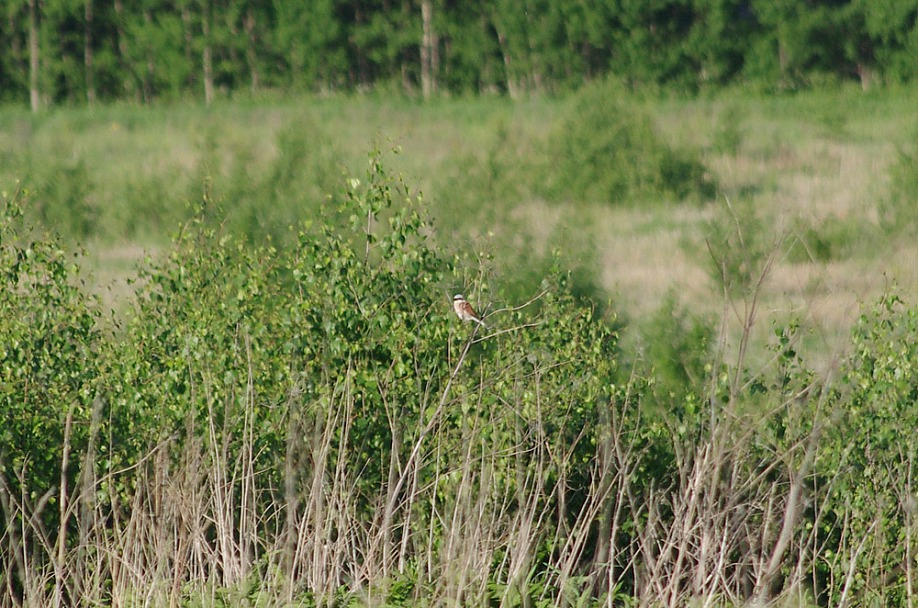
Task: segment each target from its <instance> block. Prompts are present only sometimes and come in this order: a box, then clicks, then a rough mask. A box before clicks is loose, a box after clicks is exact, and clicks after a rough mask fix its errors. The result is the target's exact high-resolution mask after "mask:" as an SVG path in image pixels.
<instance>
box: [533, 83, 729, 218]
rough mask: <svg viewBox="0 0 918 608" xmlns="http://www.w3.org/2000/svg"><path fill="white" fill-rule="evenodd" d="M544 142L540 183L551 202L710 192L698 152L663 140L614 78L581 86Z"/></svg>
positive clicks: (701, 195) (704, 194)
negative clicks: (543, 182) (543, 178)
mask: <svg viewBox="0 0 918 608" xmlns="http://www.w3.org/2000/svg"><path fill="white" fill-rule="evenodd" d="M547 146H548V149H547V152H546V156H547V158H548V161H547V162H548V166H547V167H546V169H545V173H546V176H547V184H546V188H547V191H548V193H549V194H550V196H552V197H553V198H556V199H564V200H584V201H597V202H604V203H610V204H628V203H638V202H659V201H661V200H675V201H682V200H704V199H708V198H710V197H711V196H713V194H714V190H715V187H714V183H713V180H712V178H711V176H710V175H709V173H708V171H707V170H706V168H705V167H704V165H703V164H702V162H701V161H700V159H699V158H698V155H697V153H692V152H689V151H684V150H677V149H674V148H672V147H670V146H669V145H667V144H666V143H665V142H664V141H663V140H662V139H661V138H660V136H659V135H658V134H657V133H656V131H655V129H654V126H653V122H652V119H651V118H650V117H649V116H648V115H647V114H646V113H645V112H644V110H643V109H642V108H641V106H640V105H639V104H638V102H637V101H636V100H635V99H634V97H633V96H632V95H631V94H629V93H628V91H627V90H626V89H625V88H624V87H623V86H622V85H620V84H618V83H617V82H615V81H611V80H607V81H603V82H599V83H596V84H591V85H588V86H586V87H584V88H583V89H582V90H581V91H580V92H579V93H578V94H577V96H576V98H575V99H574V103H573V105H572V107H571V108H570V110H569V112H568V115H567V117H566V118H565V119H563V120H562V121H561V124H560V125H559V126H557V127H556V128H555V129H554V130H553V132H552V134H551V135H550V137H549V138H548V142H547Z"/></svg>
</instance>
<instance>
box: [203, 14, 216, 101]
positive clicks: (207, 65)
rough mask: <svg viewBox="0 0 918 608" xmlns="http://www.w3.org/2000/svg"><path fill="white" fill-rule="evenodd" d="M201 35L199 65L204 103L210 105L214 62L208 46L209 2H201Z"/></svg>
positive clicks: (212, 94)
mask: <svg viewBox="0 0 918 608" xmlns="http://www.w3.org/2000/svg"><path fill="white" fill-rule="evenodd" d="M201 9H202V10H201V30H202V31H201V33H202V34H203V35H204V50H203V51H202V53H201V63H202V64H203V66H202V67H203V70H204V103H205V104H206V105H208V106H209V105H210V104H211V102H212V101H213V100H214V62H213V50H212V48H211V46H210V43H211V40H210V0H201Z"/></svg>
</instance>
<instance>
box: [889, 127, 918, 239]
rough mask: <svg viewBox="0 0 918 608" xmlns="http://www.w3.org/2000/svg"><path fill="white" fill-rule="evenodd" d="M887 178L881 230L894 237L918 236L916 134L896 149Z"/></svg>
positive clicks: (917, 156)
mask: <svg viewBox="0 0 918 608" xmlns="http://www.w3.org/2000/svg"><path fill="white" fill-rule="evenodd" d="M889 177H890V185H889V193H888V194H887V196H886V197H885V198H884V199H883V201H882V202H881V204H880V219H881V222H882V225H883V227H884V228H886V229H887V230H888V231H890V232H892V233H894V234H903V235H912V236H913V235H915V234H918V216H916V214H915V206H916V202H918V132H916V133H915V134H914V135H913V136H912V138H911V142H910V144H908V145H906V146H904V147H902V148H900V149H899V152H898V155H897V158H896V162H895V163H893V165H892V166H891V167H890V170H889Z"/></svg>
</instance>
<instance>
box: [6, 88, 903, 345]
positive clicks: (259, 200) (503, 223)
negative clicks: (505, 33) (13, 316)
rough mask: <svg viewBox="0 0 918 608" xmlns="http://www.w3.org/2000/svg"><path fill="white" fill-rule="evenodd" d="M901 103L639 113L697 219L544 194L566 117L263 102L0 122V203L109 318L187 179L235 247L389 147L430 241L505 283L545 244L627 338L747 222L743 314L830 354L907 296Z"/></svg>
mask: <svg viewBox="0 0 918 608" xmlns="http://www.w3.org/2000/svg"><path fill="white" fill-rule="evenodd" d="M910 95H911V91H908V90H903V91H877V92H868V93H865V92H862V91H860V90H855V89H843V90H836V91H830V92H812V93H801V94H798V95H794V96H779V97H762V96H752V95H747V94H744V93H742V92H741V91H729V92H725V93H722V94H719V95H716V96H713V97H705V98H697V99H656V98H641V99H640V101H639V104H640V105H641V106H642V108H643V109H644V110H645V111H646V112H647V114H648V115H649V116H650V117H651V119H652V121H653V123H654V126H655V128H656V129H657V132H658V133H659V135H660V136H661V137H662V139H663V140H664V141H666V142H668V143H669V144H671V145H672V146H674V147H676V148H677V149H684V150H691V151H692V152H693V153H697V154H698V155H699V157H700V159H701V160H702V162H703V163H704V164H705V166H706V167H707V169H708V171H709V172H710V173H711V174H712V175H713V177H714V179H715V180H716V183H717V184H718V187H717V195H716V197H715V198H714V199H713V200H710V201H709V202H706V203H700V204H699V203H682V202H680V201H671V200H670V201H652V200H646V201H642V202H641V203H630V204H616V201H596V200H577V199H575V198H573V197H560V198H559V197H557V196H555V197H548V196H546V195H544V189H543V188H542V187H541V186H542V184H543V182H544V179H545V177H544V175H540V173H543V172H544V171H542V169H543V168H544V167H545V162H546V159H547V162H548V163H551V162H552V155H553V153H554V151H553V150H552V149H551V146H552V144H553V142H555V141H557V139H551V135H552V133H553V132H556V131H557V129H558V128H559V125H560V124H561V120H562V118H563V117H564V116H565V113H566V112H568V111H569V109H570V105H571V104H570V103H569V101H568V100H555V99H529V100H523V101H518V102H510V101H508V100H505V99H495V98H481V99H472V98H469V99H462V98H461V99H443V100H437V101H434V102H432V103H419V102H416V101H412V100H406V99H382V98H373V97H332V98H323V99H313V98H303V99H273V98H266V99H248V100H241V101H235V102H226V103H222V104H219V105H217V106H215V107H212V108H203V107H200V106H193V105H179V104H176V105H170V106H159V107H153V108H139V107H134V106H127V105H124V106H122V105H118V106H108V107H99V108H95V109H57V110H54V111H51V112H49V113H47V114H45V115H42V116H39V117H33V116H31V115H29V114H27V113H25V112H24V111H22V110H16V109H6V110H4V111H2V112H0V159H2V161H3V163H2V169H0V182H2V183H3V184H4V188H5V189H7V190H10V189H13V188H15V185H14V184H15V180H16V179H21V180H22V184H23V186H24V187H25V188H26V189H29V190H31V191H32V195H31V205H33V206H35V207H36V208H38V209H41V210H43V212H42V213H43V217H44V219H45V221H46V223H48V224H51V226H52V227H53V228H55V229H57V230H59V231H62V232H64V233H65V234H67V233H70V236H72V238H73V239H74V240H76V241H79V242H81V243H82V244H83V245H84V246H85V247H86V248H87V250H88V259H89V262H90V264H89V266H90V267H91V268H92V270H93V272H94V279H93V280H94V282H95V283H96V285H97V287H98V288H99V289H100V293H102V294H104V297H105V298H107V299H108V300H110V301H111V303H112V304H113V305H117V302H118V301H119V299H120V298H124V297H127V296H128V295H129V293H130V289H129V288H127V287H126V283H125V279H126V278H128V277H130V276H131V275H132V272H133V269H134V268H135V266H136V263H137V262H138V261H139V260H141V259H142V257H143V255H144V254H145V253H150V254H153V255H154V256H155V254H156V252H157V251H158V250H159V248H160V247H162V246H163V245H164V244H165V243H167V242H168V240H169V238H170V235H171V234H173V233H174V231H175V230H176V228H177V226H178V225H179V224H180V222H181V221H182V220H183V218H185V217H187V215H188V213H189V203H190V202H192V201H194V200H196V199H199V198H200V196H201V193H202V191H203V189H204V185H205V183H206V184H208V188H210V190H211V196H212V197H213V198H214V199H215V200H216V201H217V202H218V203H220V204H221V205H222V206H223V207H224V208H225V209H226V210H227V212H228V213H229V215H232V214H233V213H234V212H239V208H245V209H246V213H247V216H248V218H249V219H248V220H246V222H247V223H245V222H243V223H242V224H241V228H240V229H241V230H242V231H245V232H249V233H256V234H257V233H259V231H260V230H262V229H264V228H265V226H266V224H269V223H272V224H274V226H273V228H269V232H270V230H274V232H275V233H281V234H282V233H283V229H282V228H281V226H282V225H285V224H291V223H293V222H294V221H296V219H297V218H299V217H305V216H308V215H310V214H311V213H314V210H315V208H316V207H317V206H318V205H319V204H320V203H321V201H322V199H323V198H324V196H323V195H324V194H327V193H330V192H333V191H336V190H337V189H338V188H339V187H340V184H341V183H343V179H344V176H345V175H346V174H359V172H360V171H362V170H363V165H364V164H365V159H366V156H367V152H368V150H370V149H372V148H373V147H380V148H383V149H388V148H392V147H396V146H397V147H398V148H400V150H401V153H400V154H399V155H397V156H395V157H393V158H392V159H390V161H389V162H390V165H392V166H393V168H394V169H396V170H397V171H399V172H401V173H403V174H404V176H405V178H406V181H407V182H408V183H409V184H411V185H413V186H415V187H416V188H417V189H419V190H420V191H422V192H423V194H424V197H425V199H427V200H428V201H429V203H430V205H431V213H432V215H433V216H434V221H435V225H436V226H438V227H439V229H440V235H439V238H440V239H441V240H442V241H443V242H445V243H449V244H450V245H451V246H456V247H476V248H479V249H481V250H482V251H489V252H491V253H492V254H493V255H494V256H495V257H496V261H495V262H494V263H493V265H494V267H495V268H497V269H499V271H496V272H498V274H501V273H504V274H505V275H507V276H515V273H517V267H518V266H519V265H520V264H524V265H525V264H530V263H531V262H532V260H533V259H535V258H533V257H531V256H526V255H520V254H519V249H520V248H523V249H528V248H532V249H534V250H535V251H536V252H538V254H539V255H538V256H536V258H540V257H543V256H545V255H547V254H548V252H549V251H550V250H551V249H558V250H560V251H562V252H563V256H564V259H565V263H568V264H570V265H571V266H576V267H578V268H580V269H581V275H583V276H586V277H588V278H589V280H590V281H592V282H593V283H594V284H595V285H594V287H598V288H599V289H600V293H601V295H603V296H605V297H608V298H611V299H612V300H613V301H614V305H613V306H614V308H615V309H616V310H617V311H618V312H619V314H620V315H622V316H623V317H624V318H625V319H626V320H629V322H634V323H636V324H639V323H640V321H641V320H642V319H646V318H647V317H648V316H649V315H651V314H653V313H654V312H655V311H656V310H657V309H658V307H659V306H660V303H661V302H662V301H663V300H664V299H666V298H667V296H668V294H670V293H675V294H676V297H677V299H678V300H679V301H680V302H682V303H684V304H685V305H686V306H687V307H688V308H689V309H691V310H694V311H697V312H700V313H703V314H710V315H715V316H716V315H719V313H720V311H721V309H722V307H723V305H724V301H723V298H722V297H720V295H719V293H718V288H717V285H716V281H712V278H711V277H712V272H714V271H713V270H712V269H713V265H712V262H711V256H710V253H709V251H708V247H707V246H706V244H705V241H706V239H707V238H709V237H710V235H711V231H712V230H714V229H717V226H720V229H721V230H724V229H729V226H730V225H731V224H733V223H734V221H741V222H743V223H747V224H748V225H749V226H748V230H749V232H750V233H749V234H746V235H745V236H746V238H747V239H754V240H755V241H756V243H758V244H759V246H760V247H766V248H767V247H770V246H772V245H773V246H774V247H775V248H777V249H779V250H780V253H779V255H778V256H777V258H776V260H775V263H774V265H773V268H772V271H771V275H770V279H769V281H768V282H767V284H766V286H765V289H764V293H763V297H762V302H761V303H762V306H761V308H760V310H761V316H762V317H776V318H779V319H782V320H783V319H786V318H788V317H791V316H796V317H799V318H801V319H802V320H803V321H804V323H805V325H806V326H808V327H811V328H812V329H813V333H812V335H811V336H810V341H811V343H812V344H813V345H814V347H815V348H817V349H819V350H821V351H823V354H824V355H826V356H828V357H829V358H831V357H832V356H833V355H834V354H836V353H835V351H836V349H837V348H838V344H839V337H844V336H846V335H847V328H848V327H849V325H850V324H851V322H852V320H853V319H854V318H856V316H857V314H858V310H859V306H860V304H861V303H862V302H864V301H870V300H873V299H874V298H876V297H877V296H878V295H879V294H880V293H881V292H883V291H884V290H887V289H889V287H890V285H891V284H893V283H897V284H898V285H900V286H901V288H902V289H904V290H906V291H911V290H912V289H913V288H914V287H915V286H916V285H918V263H916V256H918V245H916V244H915V241H914V239H913V238H912V236H913V235H912V234H910V233H909V232H908V231H905V232H902V231H899V232H896V231H891V230H889V226H888V225H886V224H884V223H883V222H882V221H881V210H882V208H883V205H884V204H886V201H887V199H888V198H889V193H888V191H889V188H888V183H889V172H890V167H891V166H892V165H893V164H894V162H895V161H896V159H897V154H898V151H899V150H900V149H901V148H902V147H903V146H908V145H910V144H911V143H913V141H914V128H913V124H914V119H915V113H914V110H913V108H912V107H911V105H910V101H909V99H910ZM532 159H539V160H537V161H536V162H531V161H532ZM279 182H282V183H280V185H278V183H279ZM549 198H550V199H551V200H548V199H549ZM52 203H53V205H52ZM74 207H76V208H77V211H73V208H74ZM253 218H254V219H253ZM81 222H82V224H81ZM79 226H82V227H79ZM712 226H713V228H712ZM256 238H257V236H256ZM521 243H524V244H523V245H521ZM536 271H538V268H537V269H536ZM760 326H761V327H763V328H764V331H765V333H768V330H767V327H768V324H767V323H765V324H760Z"/></svg>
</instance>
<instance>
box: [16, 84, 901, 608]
mask: <svg viewBox="0 0 918 608" xmlns="http://www.w3.org/2000/svg"><path fill="white" fill-rule="evenodd" d="M912 100H913V92H912V91H911V90H909V89H902V90H876V91H870V92H866V93H865V92H863V91H861V90H859V89H855V88H853V87H852V88H839V89H836V90H822V91H809V92H801V93H796V94H793V95H784V96H780V97H770V96H761V95H757V94H752V93H750V92H748V91H741V90H729V91H725V92H722V93H719V94H716V95H711V96H707V97H693V98H682V97H678V96H670V97H662V96H661V97H654V96H650V95H646V94H638V93H634V92H633V91H631V89H629V88H628V87H622V86H619V85H616V84H614V83H612V82H609V81H607V82H602V83H599V82H597V83H593V84H591V85H590V86H588V87H586V88H585V89H584V90H583V91H582V92H580V93H578V94H577V95H572V96H570V97H565V98H538V99H535V98H533V99H523V100H518V101H515V102H511V101H510V100H507V99H502V98H495V97H489V98H483V99H434V100H432V101H429V102H426V103H421V102H416V101H412V100H407V99H404V98H388V99H387V98H382V97H377V96H366V97H357V96H355V97H348V96H338V95H332V96H328V97H325V98H296V99H294V98H290V99H283V98H278V99H273V100H268V99H265V100H261V101H255V100H247V101H241V102H233V103H230V102H222V103H215V104H213V105H211V106H209V107H206V108H205V107H195V106H188V105H180V104H175V105H162V106H155V107H132V106H129V105H117V104H116V105H113V106H110V107H106V108H105V111H104V112H103V111H100V110H99V109H98V108H95V109H93V108H72V109H56V110H53V111H49V112H46V113H42V114H39V115H31V114H28V113H25V112H23V111H22V110H17V109H5V110H3V111H0V125H2V129H0V157H2V159H3V160H4V161H5V162H4V163H3V165H2V168H0V172H2V173H0V183H2V184H3V188H2V189H0V190H2V191H3V193H4V194H3V198H4V204H5V207H4V213H3V216H2V217H3V221H2V223H0V273H2V276H3V282H4V289H3V290H0V374H2V375H0V429H2V430H0V522H2V523H0V572H2V573H4V575H3V577H2V581H0V585H2V587H3V593H0V607H5V606H15V605H22V604H28V605H53V604H59V605H72V604H75V603H78V602H85V603H87V604H99V605H125V606H127V605H139V604H144V605H176V604H182V605H191V606H212V605H246V604H247V605H256V606H316V605H354V606H363V605H367V606H369V605H374V606H375V605H392V606H409V605H410V606H415V605H443V604H455V605H483V604H488V605H504V606H556V605H562V606H563V605H578V606H590V605H595V606H611V605H630V604H637V603H644V604H648V605H668V606H683V605H692V604H694V603H697V604H698V605H704V604H708V605H717V606H732V605H741V604H744V603H747V602H750V601H761V603H762V604H766V605H770V604H774V605H779V606H780V605H795V606H796V605H815V604H820V605H908V603H909V602H914V600H915V597H916V594H918V587H916V585H915V580H916V578H915V575H916V572H915V571H916V568H918V563H916V561H915V557H914V556H915V552H914V546H915V545H914V543H915V542H916V541H918V530H916V526H915V521H914V513H913V510H914V509H913V504H912V503H913V497H914V496H915V493H916V488H915V485H914V481H913V480H914V474H913V473H914V471H913V469H914V459H915V458H914V456H915V454H914V452H915V446H914V445H913V444H914V443H915V440H914V439H913V438H912V435H913V434H914V433H913V432H912V431H913V429H914V426H915V421H914V420H913V418H914V414H913V413H912V411H911V410H913V409H914V407H913V405H914V401H915V398H916V395H918V389H916V387H915V379H914V377H913V376H914V373H913V370H914V369H915V367H916V365H918V363H916V362H915V361H914V359H915V353H914V352H913V351H914V343H915V342H916V336H918V312H916V308H915V303H913V302H911V301H910V300H912V299H913V298H912V297H911V295H910V294H912V292H913V291H914V289H913V287H914V285H916V284H918V276H916V275H915V265H914V264H913V260H914V255H916V253H918V252H916V249H915V247H916V245H915V243H914V225H913V222H911V220H910V218H911V215H909V210H910V209H911V208H912V207H913V204H912V203H913V200H914V195H913V194H912V191H913V190H914V188H912V187H911V185H912V184H913V183H914V176H915V174H916V170H915V154H914V149H913V146H914V140H913V133H914V131H913V129H912V127H913V125H911V122H910V121H911V118H912V117H913V108H912V104H913V101H912ZM373 146H376V147H378V148H386V149H390V150H393V153H388V152H387V153H385V154H380V153H378V152H373V153H371V154H369V155H368V154H367V153H366V151H365V150H366V148H367V147H373ZM17 180H18V184H17ZM910 222H911V223H910ZM81 246H82V247H85V251H84V250H81V249H80V247H81ZM75 252H76V253H75ZM893 280H895V281H898V282H899V283H901V285H902V287H901V288H900V289H896V288H894V287H891V286H890V283H891V281H893ZM456 292H463V293H465V294H466V295H467V296H468V297H469V298H470V300H472V301H473V302H474V303H475V304H476V305H477V306H478V307H479V308H480V309H481V310H482V311H483V312H484V314H485V315H487V319H486V321H487V325H488V326H487V328H478V327H472V326H469V325H463V324H461V323H460V322H459V321H458V320H457V319H456V318H455V317H454V315H453V314H452V312H451V309H450V299H451V296H452V294H453V293H456ZM897 294H901V295H897Z"/></svg>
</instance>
